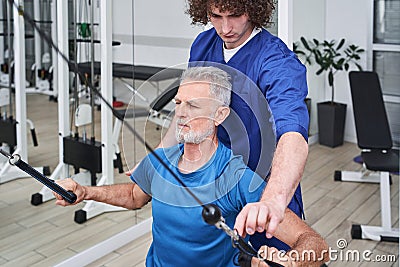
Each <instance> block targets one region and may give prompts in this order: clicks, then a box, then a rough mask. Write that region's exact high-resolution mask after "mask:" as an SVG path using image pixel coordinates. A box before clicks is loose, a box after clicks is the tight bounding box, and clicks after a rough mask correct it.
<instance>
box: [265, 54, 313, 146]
mask: <svg viewBox="0 0 400 267" xmlns="http://www.w3.org/2000/svg"><path fill="white" fill-rule="evenodd" d="M260 86H261V87H264V88H265V91H264V92H265V93H266V98H267V100H268V104H269V106H270V109H271V112H272V114H273V116H274V120H275V125H276V135H277V140H279V138H280V137H281V136H282V135H283V134H284V133H286V132H299V133H300V134H301V135H302V136H303V137H304V139H305V140H306V141H307V140H308V124H309V116H308V111H307V105H306V104H305V98H306V97H307V94H308V88H307V78H306V68H305V66H304V65H303V64H302V63H301V62H300V61H299V60H298V59H297V57H296V56H295V55H294V54H293V53H291V52H290V51H289V52H283V51H277V52H276V54H275V55H273V56H272V57H270V58H269V60H266V61H265V62H264V64H263V66H262V71H261V72H260Z"/></svg>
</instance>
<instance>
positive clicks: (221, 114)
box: [214, 106, 231, 126]
mask: <svg viewBox="0 0 400 267" xmlns="http://www.w3.org/2000/svg"><path fill="white" fill-rule="evenodd" d="M230 112H231V109H230V108H229V107H227V106H220V107H218V108H217V110H216V111H215V119H214V124H215V126H218V125H220V124H221V123H223V122H224V120H225V119H226V118H227V117H228V116H229V113H230Z"/></svg>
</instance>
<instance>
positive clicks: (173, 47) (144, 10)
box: [113, 0, 202, 67]
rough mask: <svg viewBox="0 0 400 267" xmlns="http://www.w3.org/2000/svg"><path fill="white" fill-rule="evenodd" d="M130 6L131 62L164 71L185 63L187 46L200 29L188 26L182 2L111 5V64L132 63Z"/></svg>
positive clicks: (151, 0) (140, 0)
mask: <svg viewBox="0 0 400 267" xmlns="http://www.w3.org/2000/svg"><path fill="white" fill-rule="evenodd" d="M133 2H134V4H135V6H134V35H135V41H134V42H135V51H134V58H135V64H137V65H140V64H141V65H151V66H161V67H168V66H174V65H177V64H182V63H186V62H187V60H188V56H189V49H190V45H191V43H192V41H193V39H194V38H195V36H196V35H197V34H198V33H199V32H200V31H201V30H202V27H198V26H192V25H191V24H190V19H189V16H188V15H187V14H185V5H186V4H185V0H169V1H161V0H136V1H132V0H118V1H113V9H114V10H113V18H114V25H113V38H114V40H119V41H122V43H123V45H121V46H120V47H116V48H114V62H126V63H131V62H132V54H133V51H132V3H133Z"/></svg>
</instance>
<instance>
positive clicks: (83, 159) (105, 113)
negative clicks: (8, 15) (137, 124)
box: [31, 0, 124, 223]
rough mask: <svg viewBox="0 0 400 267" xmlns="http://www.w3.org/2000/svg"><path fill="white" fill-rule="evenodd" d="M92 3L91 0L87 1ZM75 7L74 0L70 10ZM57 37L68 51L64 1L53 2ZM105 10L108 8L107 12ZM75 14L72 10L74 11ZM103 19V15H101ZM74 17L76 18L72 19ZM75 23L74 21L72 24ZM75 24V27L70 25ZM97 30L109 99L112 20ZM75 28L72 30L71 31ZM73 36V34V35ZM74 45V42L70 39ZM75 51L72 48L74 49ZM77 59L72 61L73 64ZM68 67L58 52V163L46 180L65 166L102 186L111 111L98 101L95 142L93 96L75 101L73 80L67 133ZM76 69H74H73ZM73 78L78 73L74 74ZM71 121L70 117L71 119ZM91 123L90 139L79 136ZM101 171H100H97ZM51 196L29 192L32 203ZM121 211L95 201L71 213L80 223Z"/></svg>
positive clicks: (109, 162)
mask: <svg viewBox="0 0 400 267" xmlns="http://www.w3.org/2000/svg"><path fill="white" fill-rule="evenodd" d="M91 2H92V1H91ZM103 3H104V2H103ZM76 6H77V4H76V0H74V10H75V7H76ZM90 7H91V14H92V16H91V23H90V24H92V25H94V23H93V20H94V19H93V14H94V4H93V2H92V3H91V5H90ZM56 10H57V38H58V45H59V49H60V52H62V53H63V54H64V55H68V54H69V46H68V45H69V40H68V2H67V1H60V2H57V7H56ZM108 12H109V11H108ZM74 13H75V14H76V12H75V11H74ZM102 19H103V18H102ZM75 20H76V18H75ZM76 25H78V23H76ZM74 27H75V26H74ZM99 28H100V31H101V43H100V45H101V83H100V87H101V92H102V95H103V96H104V98H105V99H106V100H107V101H108V102H111V101H112V49H111V45H112V41H111V38H112V21H111V19H109V20H108V21H107V22H104V21H103V20H102V22H101V25H100V27H99ZM74 31H75V30H74ZM75 38H76V35H75ZM74 43H75V44H76V43H77V42H76V41H74ZM91 47H92V51H91V55H92V61H93V60H94V50H93V47H94V39H93V27H92V34H91ZM75 51H76V50H75ZM76 60H77V58H76V59H75V62H74V64H75V65H76V64H77V62H76ZM69 67H70V66H68V64H67V63H66V62H65V61H64V60H63V58H62V56H61V55H58V83H57V85H58V88H59V94H58V116H59V164H58V165H57V167H56V169H55V170H54V172H53V174H52V175H51V176H50V179H52V180H57V179H64V178H66V177H69V176H70V175H69V165H72V166H73V167H74V169H75V175H74V176H73V177H72V178H73V179H75V180H77V181H78V182H79V183H81V184H86V185H90V184H91V185H105V184H112V183H113V182H114V168H113V152H114V148H113V142H112V129H113V124H112V122H113V120H112V113H111V111H110V110H109V109H108V108H107V106H106V104H105V103H103V102H102V103H101V142H97V141H96V140H95V138H94V126H93V122H94V118H93V115H94V97H93V95H92V93H93V92H91V93H90V95H91V97H90V100H91V101H90V102H91V103H90V105H89V104H86V103H83V104H79V103H78V100H79V98H77V97H76V96H77V95H78V90H77V89H78V84H79V81H78V80H77V79H75V82H74V86H75V92H74V96H75V97H74V105H73V106H74V107H75V106H76V109H75V108H74V109H73V111H74V112H73V114H74V120H75V125H74V126H75V132H74V133H71V124H70V120H69V117H68V114H69V112H68V111H69V107H70V106H69V103H70V97H69V89H68V88H69V70H68V69H69ZM75 69H76V68H75ZM75 77H76V78H77V77H78V76H77V75H75ZM90 78H91V82H94V73H93V68H92V75H91V77H90ZM71 121H72V120H71ZM88 124H91V125H92V128H91V132H92V135H91V138H87V133H86V131H84V133H83V134H82V136H81V137H79V131H78V127H83V126H85V125H88ZM80 168H83V169H86V170H87V171H84V172H79V173H78V172H77V171H78V170H79V169H80ZM100 173H101V174H100ZM53 198H54V196H53V194H52V193H51V191H50V190H49V189H48V188H47V187H43V188H42V190H41V191H40V192H39V193H36V194H34V195H32V201H31V202H32V204H33V205H39V204H41V203H43V202H45V201H48V200H50V199H53ZM117 210H124V209H123V208H120V207H115V206H111V205H107V204H103V203H99V202H94V201H88V202H87V204H86V205H85V207H84V208H83V209H81V210H78V211H76V212H75V219H74V220H75V222H77V223H83V222H85V221H86V220H88V219H90V218H92V217H94V216H97V215H99V214H102V213H104V212H109V211H117Z"/></svg>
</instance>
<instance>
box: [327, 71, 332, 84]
mask: <svg viewBox="0 0 400 267" xmlns="http://www.w3.org/2000/svg"><path fill="white" fill-rule="evenodd" d="M328 83H329V86H331V87H332V86H333V73H332V71H330V72H329V73H328Z"/></svg>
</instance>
